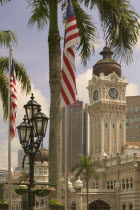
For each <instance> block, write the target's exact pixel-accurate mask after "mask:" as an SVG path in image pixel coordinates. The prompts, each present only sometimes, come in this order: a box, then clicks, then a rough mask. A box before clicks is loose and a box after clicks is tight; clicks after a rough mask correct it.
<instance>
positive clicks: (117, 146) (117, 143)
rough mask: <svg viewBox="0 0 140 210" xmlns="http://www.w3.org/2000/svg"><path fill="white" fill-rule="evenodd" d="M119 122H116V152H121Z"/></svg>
mask: <svg viewBox="0 0 140 210" xmlns="http://www.w3.org/2000/svg"><path fill="white" fill-rule="evenodd" d="M118 124H119V123H118V120H117V121H116V149H117V150H116V152H119V138H118V136H119V135H118V132H119V129H118V126H119V125H118Z"/></svg>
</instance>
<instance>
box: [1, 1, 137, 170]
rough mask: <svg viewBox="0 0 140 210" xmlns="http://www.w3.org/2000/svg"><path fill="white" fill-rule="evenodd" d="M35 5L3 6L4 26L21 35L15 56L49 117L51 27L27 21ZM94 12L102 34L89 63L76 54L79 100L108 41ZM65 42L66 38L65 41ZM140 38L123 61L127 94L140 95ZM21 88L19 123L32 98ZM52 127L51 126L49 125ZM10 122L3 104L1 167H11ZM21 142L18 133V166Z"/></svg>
mask: <svg viewBox="0 0 140 210" xmlns="http://www.w3.org/2000/svg"><path fill="white" fill-rule="evenodd" d="M131 2H132V5H133V6H134V9H135V10H136V11H137V12H138V13H139V14H140V6H139V1H138V0H131ZM30 12H31V9H30V8H28V7H27V3H26V1H25V0H22V1H19V0H12V1H10V2H8V3H7V4H5V5H4V6H3V7H2V6H0V30H12V31H14V32H15V33H16V35H17V38H18V45H13V55H14V58H15V59H16V60H17V61H19V62H21V63H23V64H24V65H25V67H26V69H27V73H28V75H29V77H30V79H31V83H32V92H33V93H34V95H35V100H36V101H37V102H38V103H39V104H41V105H42V111H43V112H44V113H45V114H46V115H47V116H48V117H49V101H50V99H49V96H50V89H49V59H48V43H47V36H48V27H47V26H46V28H44V29H43V30H42V31H39V30H37V28H36V27H33V28H32V29H30V28H29V27H28V26H27V24H28V20H29V17H30ZM89 13H90V14H91V15H92V16H93V19H94V23H95V24H96V27H97V29H98V32H99V35H100V43H98V44H97V45H96V48H95V54H94V55H93V56H92V57H91V60H90V61H89V62H88V64H87V66H86V67H83V66H82V65H81V61H80V58H79V56H78V54H76V72H77V79H76V80H77V90H78V96H77V98H78V99H79V100H83V101H84V102H85V103H88V92H87V89H86V87H87V84H88V80H90V79H91V77H92V67H93V65H95V63H96V62H97V61H98V60H99V59H101V56H100V55H99V52H101V51H102V49H103V47H104V45H105V42H104V40H103V37H102V31H101V28H100V24H99V19H98V15H97V12H96V11H89ZM59 27H60V35H61V37H63V34H64V30H63V29H64V28H63V25H62V24H61V15H60V16H59ZM61 46H63V39H62V41H61ZM139 55H140V39H139V42H138V45H137V47H136V48H135V50H134V56H133V57H134V61H133V62H132V63H131V64H129V65H128V66H127V65H125V64H122V74H123V76H126V77H127V81H128V82H129V83H130V84H129V85H128V86H127V95H140V82H139V81H140V59H139V57H140V56H139ZM0 56H7V57H8V56H9V50H8V49H6V48H4V47H1V48H0ZM17 91H18V99H19V100H18V110H19V111H18V116H17V122H16V125H17V126H18V125H19V124H20V123H21V122H22V119H23V116H24V109H23V105H24V104H26V103H27V102H28V100H29V99H30V96H26V95H25V94H23V93H22V92H21V89H20V84H19V83H17ZM47 130H49V129H47ZM7 131H8V129H7V122H4V121H3V113H2V104H0V167H4V168H7V166H8V160H7V159H8V158H7V154H8V153H7V150H8V140H7V138H8V137H7V136H8V134H7ZM44 146H45V147H48V131H47V135H46V137H45V138H44ZM20 148H21V146H20V144H19V140H18V136H16V137H15V138H14V139H13V141H12V167H13V168H14V167H15V166H17V151H18V149H20Z"/></svg>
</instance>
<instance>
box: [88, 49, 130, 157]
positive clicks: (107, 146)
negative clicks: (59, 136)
mask: <svg viewBox="0 0 140 210" xmlns="http://www.w3.org/2000/svg"><path fill="white" fill-rule="evenodd" d="M100 54H101V55H102V56H103V59H101V60H99V61H98V62H97V63H96V64H95V65H94V66H93V75H92V79H91V80H90V81H89V83H88V87H87V88H88V91H89V116H90V140H89V153H90V154H93V155H94V156H97V157H99V158H103V156H111V155H113V154H116V153H122V152H123V147H124V145H125V135H126V134H125V109H126V97H125V93H126V86H127V84H128V83H127V82H126V78H125V77H121V66H120V65H119V64H118V63H117V62H116V61H115V60H113V59H112V58H111V55H112V54H113V53H112V52H111V50H110V48H109V47H107V46H106V47H104V49H103V51H102V52H101V53H100Z"/></svg>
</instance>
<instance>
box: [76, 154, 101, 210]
mask: <svg viewBox="0 0 140 210" xmlns="http://www.w3.org/2000/svg"><path fill="white" fill-rule="evenodd" d="M100 166H101V163H100V162H99V161H93V157H92V156H84V155H80V161H79V162H78V163H77V165H76V166H75V168H74V170H75V171H76V177H78V176H80V175H81V174H83V175H84V176H85V181H86V190H87V210H89V205H88V197H89V179H90V178H91V177H94V178H96V179H98V178H99V173H98V172H97V171H96V169H97V167H100Z"/></svg>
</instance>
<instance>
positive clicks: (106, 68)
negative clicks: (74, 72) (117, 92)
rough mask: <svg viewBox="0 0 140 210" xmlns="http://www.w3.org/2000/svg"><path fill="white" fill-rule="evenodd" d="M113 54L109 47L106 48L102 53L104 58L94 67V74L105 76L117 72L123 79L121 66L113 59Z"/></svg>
mask: <svg viewBox="0 0 140 210" xmlns="http://www.w3.org/2000/svg"><path fill="white" fill-rule="evenodd" d="M112 54H113V52H112V51H111V50H110V48H109V47H107V46H106V47H104V48H103V51H102V52H100V55H102V56H103V59H101V60H99V61H98V62H97V63H96V64H95V65H94V66H93V74H95V75H96V76H99V75H100V73H104V75H105V76H108V75H109V74H111V73H113V72H115V73H116V74H117V75H118V76H119V77H121V74H122V72H121V65H120V64H118V63H117V62H116V61H115V60H113V59H112V58H111V56H112Z"/></svg>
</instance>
